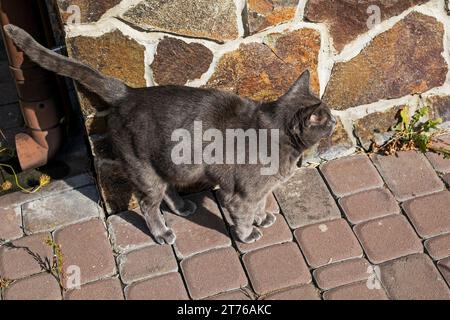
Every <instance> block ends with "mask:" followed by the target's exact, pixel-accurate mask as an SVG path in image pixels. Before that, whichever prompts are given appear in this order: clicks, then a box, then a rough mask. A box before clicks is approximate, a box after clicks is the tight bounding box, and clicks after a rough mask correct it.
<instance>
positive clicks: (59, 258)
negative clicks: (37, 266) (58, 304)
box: [45, 236, 65, 289]
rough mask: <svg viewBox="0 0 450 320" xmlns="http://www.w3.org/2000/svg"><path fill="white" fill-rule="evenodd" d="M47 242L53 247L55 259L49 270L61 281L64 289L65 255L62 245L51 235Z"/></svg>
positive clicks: (60, 283)
mask: <svg viewBox="0 0 450 320" xmlns="http://www.w3.org/2000/svg"><path fill="white" fill-rule="evenodd" d="M45 244H46V245H47V246H49V247H50V248H52V250H53V252H54V255H53V261H52V262H51V264H50V266H49V267H50V270H49V272H50V273H51V274H52V275H53V276H54V277H55V278H56V279H58V281H59V285H60V286H61V288H63V289H64V281H63V279H64V277H65V274H64V255H63V253H62V250H61V245H60V244H57V243H56V242H55V241H54V240H53V239H52V238H51V237H50V236H49V237H48V238H47V239H46V240H45Z"/></svg>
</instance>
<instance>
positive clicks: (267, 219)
mask: <svg viewBox="0 0 450 320" xmlns="http://www.w3.org/2000/svg"><path fill="white" fill-rule="evenodd" d="M276 220H277V216H276V215H274V214H272V213H266V215H265V216H264V217H261V216H257V217H256V218H255V224H256V225H257V226H258V227H261V228H269V227H271V226H272V225H273V224H274V223H275V221H276Z"/></svg>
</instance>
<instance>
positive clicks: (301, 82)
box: [280, 70, 311, 101]
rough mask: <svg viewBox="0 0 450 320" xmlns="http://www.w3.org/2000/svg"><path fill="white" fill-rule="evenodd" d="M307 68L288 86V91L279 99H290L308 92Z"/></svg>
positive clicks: (308, 73) (308, 77) (308, 74)
mask: <svg viewBox="0 0 450 320" xmlns="http://www.w3.org/2000/svg"><path fill="white" fill-rule="evenodd" d="M310 78H311V75H310V72H309V70H306V71H304V72H303V73H302V74H301V76H300V77H299V78H298V79H297V81H295V82H294V84H293V85H292V86H291V87H290V88H289V90H288V92H287V93H286V94H285V95H284V96H282V97H281V98H280V100H285V101H290V100H291V101H292V100H293V99H295V98H298V97H301V96H305V95H308V94H309V92H310V91H309V82H310Z"/></svg>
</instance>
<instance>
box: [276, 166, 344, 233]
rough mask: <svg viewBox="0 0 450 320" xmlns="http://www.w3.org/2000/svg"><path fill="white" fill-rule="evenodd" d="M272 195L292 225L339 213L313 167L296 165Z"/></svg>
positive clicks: (333, 217)
mask: <svg viewBox="0 0 450 320" xmlns="http://www.w3.org/2000/svg"><path fill="white" fill-rule="evenodd" d="M275 195H276V197H277V200H278V202H279V204H280V207H281V210H282V212H283V214H284V216H285V217H286V220H287V222H288V224H289V226H290V227H291V228H292V229H296V228H299V227H302V226H306V225H309V224H314V223H317V222H322V221H328V220H333V219H336V218H339V217H340V216H341V213H340V211H339V208H338V207H337V205H336V203H335V201H334V199H333V196H332V195H331V194H330V192H329V190H328V188H327V186H326V184H325V182H324V181H323V179H322V177H321V176H320V174H319V172H318V171H317V170H316V169H311V168H303V169H299V170H298V171H297V172H296V173H295V175H294V176H293V177H292V178H291V179H290V180H289V181H288V182H287V183H285V184H284V185H283V186H281V187H280V188H279V189H278V190H276V191H275Z"/></svg>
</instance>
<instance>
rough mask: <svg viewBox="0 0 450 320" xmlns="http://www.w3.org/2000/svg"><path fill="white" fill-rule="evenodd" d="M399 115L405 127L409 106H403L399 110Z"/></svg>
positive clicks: (407, 123)
mask: <svg viewBox="0 0 450 320" xmlns="http://www.w3.org/2000/svg"><path fill="white" fill-rule="evenodd" d="M400 117H401V118H402V124H403V125H404V126H405V128H406V127H408V126H409V123H410V117H409V108H408V107H405V108H403V109H402V111H400Z"/></svg>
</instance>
